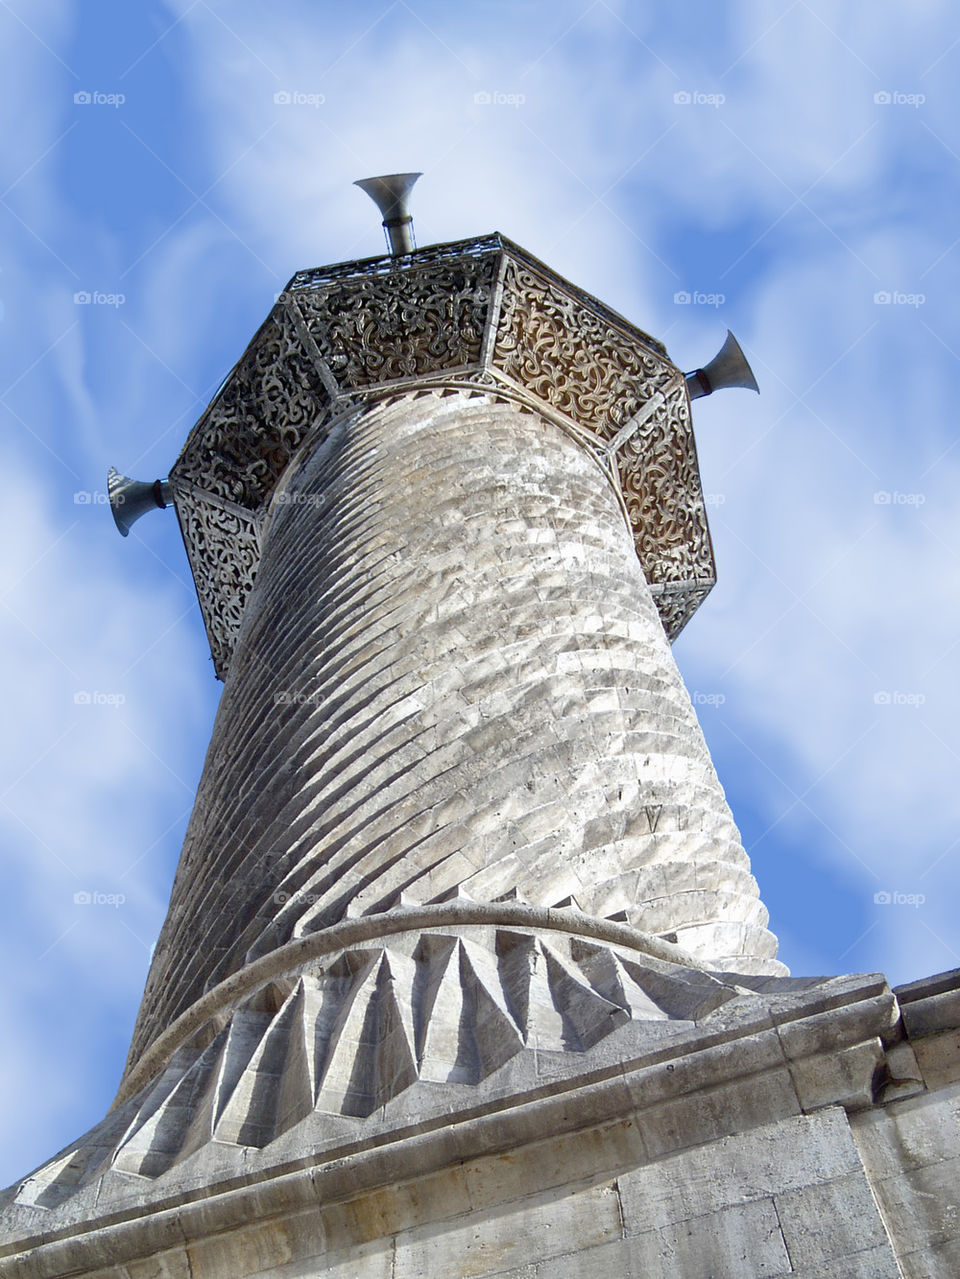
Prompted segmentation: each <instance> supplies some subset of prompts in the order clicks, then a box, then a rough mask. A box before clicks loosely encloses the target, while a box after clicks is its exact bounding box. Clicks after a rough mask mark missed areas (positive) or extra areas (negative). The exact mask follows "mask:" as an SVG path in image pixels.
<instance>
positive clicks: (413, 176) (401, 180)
mask: <svg viewBox="0 0 960 1279" xmlns="http://www.w3.org/2000/svg"><path fill="white" fill-rule="evenodd" d="M422 177H423V174H422V173H385V174H384V175H383V176H382V177H379V178H361V179H360V180H359V181H358V182H354V184H353V185H354V186H355V187H359V188H360V190H361V191H366V193H367V195H368V196H369V197H370V199H371V200H372V201H373V202H374V204H375V205H376V206H377V208H378V209H379V210H380V212H381V213H382V214H383V229H384V231H385V232H386V235H387V248H388V249H389V250H390V252H391V253H392V254H393V256H394V257H400V256H401V254H404V253H412V252H413V250H414V249H415V248H416V247H417V246H416V242H415V241H414V238H413V217H412V216H411V214H410V210H409V209H408V208H407V200H408V199H409V197H410V192H411V191H412V190H413V184H414V183H415V182H416V180H417V178H422Z"/></svg>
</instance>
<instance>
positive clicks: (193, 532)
mask: <svg viewBox="0 0 960 1279" xmlns="http://www.w3.org/2000/svg"><path fill="white" fill-rule="evenodd" d="M173 501H174V506H175V507H176V510H177V518H178V519H179V521H180V529H181V531H182V533H183V540H184V542H185V543H186V545H187V548H188V550H189V552H190V559H191V563H193V564H195V565H202V568H203V571H202V572H197V571H196V568H195V569H194V581H195V583H196V587H197V596H198V598H199V600H200V610H201V612H202V614H203V620H204V625H205V626H206V629H207V638H208V639H209V641H210V654H211V656H212V658H213V667H214V670H215V671H216V673H217V677H218V678H219V679H223V678H224V677H225V675H226V672H227V667H228V666H229V665H230V658H231V656H232V654H233V648H234V644H235V643H236V638H237V634H238V632H239V630H240V622H241V620H242V617H243V609H244V606H245V604H246V601H247V596H248V595H249V593H250V588H251V587H252V586H253V583H254V579H255V578H256V575H257V568H258V567H259V564H260V534H259V526H258V523H257V518H256V516H255V515H254V514H252V513H251V512H250V511H246V510H244V509H243V507H240V506H237V505H235V504H234V503H231V502H225V501H224V500H223V499H222V498H219V497H217V495H216V494H213V493H207V492H205V491H204V490H203V489H199V488H197V487H196V486H195V485H191V484H188V483H186V482H184V481H180V482H179V483H178V484H177V485H175V487H174V495H173Z"/></svg>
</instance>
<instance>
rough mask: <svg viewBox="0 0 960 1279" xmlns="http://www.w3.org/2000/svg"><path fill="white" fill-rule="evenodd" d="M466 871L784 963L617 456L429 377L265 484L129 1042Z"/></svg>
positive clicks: (471, 876)
mask: <svg viewBox="0 0 960 1279" xmlns="http://www.w3.org/2000/svg"><path fill="white" fill-rule="evenodd" d="M620 690H622V691H623V692H624V693H625V694H626V699H625V701H624V702H622V703H621V701H620ZM614 693H616V694H617V695H616V697H612V696H611V695H612V694H614ZM652 867H660V868H662V870H663V879H662V881H661V886H660V887H659V889H658V897H657V900H656V902H655V903H651V904H650V905H649V906H648V905H646V904H645V903H644V902H643V901H640V902H638V901H637V900H636V897H635V895H634V894H635V891H636V887H637V884H636V876H637V873H638V872H639V871H641V870H643V871H644V872H646V871H648V870H649V869H650V868H652ZM674 872H675V873H677V874H678V875H679V876H683V877H684V878H683V879H682V882H681V885H680V887H679V888H678V889H677V890H676V891H675V892H674V891H672V889H671V874H672V873H674ZM691 872H692V873H693V875H694V878H693V880H692V881H691V879H690V878H689V876H690V874H691ZM691 882H693V883H694V884H695V885H696V887H695V888H694V889H691V887H690V884H691ZM458 887H459V888H460V889H462V890H465V891H466V892H468V893H469V894H471V895H472V896H474V897H477V898H479V899H483V900H491V899H492V898H497V897H500V896H502V895H504V894H506V893H509V892H511V891H519V892H520V893H521V894H522V895H523V896H524V897H525V898H526V899H527V900H529V901H531V902H534V903H535V904H542V905H548V906H549V905H553V904H555V903H558V902H561V901H563V900H565V899H566V898H569V897H573V898H574V899H575V901H576V902H577V904H578V906H579V907H580V909H581V910H582V911H585V912H587V913H589V914H600V915H604V914H612V913H615V911H616V910H617V909H622V908H624V907H627V906H632V907H634V908H635V909H636V910H638V911H639V912H640V916H639V917H640V920H641V923H642V922H644V918H645V917H644V912H645V911H646V912H651V913H650V914H649V919H648V920H647V921H646V922H649V923H651V924H653V925H654V926H655V928H656V930H657V931H660V932H671V933H675V934H676V936H677V939H678V942H679V944H680V945H681V947H685V948H687V949H690V950H691V951H692V953H693V954H694V955H697V956H700V957H701V958H703V959H705V960H708V961H712V962H714V963H715V964H718V965H719V964H722V965H723V966H724V967H727V968H735V967H736V965H737V962H738V960H739V958H741V957H742V958H743V959H745V960H747V961H748V966H749V967H755V966H756V965H757V964H761V965H762V966H763V967H764V968H765V969H766V971H767V972H779V971H782V968H779V967H778V965H777V964H776V961H775V959H774V958H773V956H774V954H775V949H776V943H775V939H774V938H773V937H772V935H771V934H770V933H769V932H767V930H766V919H767V915H766V911H765V910H764V908H763V906H762V905H761V903H760V902H759V899H758V898H757V896H756V888H755V884H754V882H753V880H752V878H751V877H750V876H749V874H748V862H747V858H746V854H745V853H744V852H743V849H742V847H741V845H740V841H739V838H738V835H737V831H736V828H735V826H734V825H733V822H732V819H731V817H730V813H729V809H728V808H727V806H726V803H725V801H724V798H723V793H722V790H721V789H720V787H719V784H718V783H717V780H716V776H715V774H714V772H713V769H712V767H711V764H710V761H709V758H708V755H707V751H706V747H705V744H704V742H703V738H702V736H701V734H700V730H699V727H698V726H697V723H696V719H695V716H694V714H693V711H692V708H691V706H690V702H689V697H688V696H687V694H686V692H685V690H684V689H683V686H682V683H681V681H680V677H679V674H678V672H677V670H676V667H675V665H674V663H673V660H672V657H671V655H670V652H669V647H668V645H667V642H666V639H665V637H664V635H663V631H662V628H661V626H660V622H659V619H658V617H657V613H656V610H655V608H654V606H653V603H652V601H651V598H650V595H649V592H648V591H647V589H646V586H645V584H644V580H643V574H642V572H641V569H640V566H639V564H638V562H637V559H636V556H635V553H634V547H633V539H632V536H631V534H630V532H629V529H628V528H627V527H626V525H625V522H624V520H623V516H622V511H621V508H620V506H619V504H618V502H617V500H616V495H615V493H614V491H613V489H612V487H611V485H610V483H609V480H608V478H607V477H606V476H605V475H604V473H603V470H602V468H601V467H600V466H599V465H598V463H597V462H596V460H595V459H594V458H593V457H591V456H590V454H589V453H588V452H587V451H586V450H585V449H584V448H583V447H582V446H581V445H580V444H579V443H577V442H575V441H574V440H573V439H572V438H571V437H570V436H569V435H568V434H567V433H565V431H564V430H562V429H561V428H560V427H559V426H557V425H555V424H553V423H552V422H549V421H546V420H545V419H542V418H540V417H538V416H536V415H534V414H533V413H528V412H526V413H522V412H519V411H518V410H517V409H516V408H513V407H510V406H507V405H503V404H499V403H496V402H494V401H492V400H491V399H490V398H489V397H488V396H487V395H482V394H474V395H468V394H466V393H459V392H458V393H449V394H445V395H444V394H441V393H439V392H437V393H436V394H426V393H411V394H410V395H408V396H406V397H401V398H400V399H398V400H396V401H394V402H390V403H388V402H384V403H383V404H381V405H379V406H378V407H375V408H373V409H367V410H357V411H356V412H355V413H354V414H353V416H352V417H350V418H348V419H344V420H342V421H341V422H340V424H339V425H338V426H337V427H336V428H332V429H331V431H330V434H329V435H328V438H327V440H326V443H325V444H324V445H323V446H321V447H319V448H317V449H316V450H315V451H313V452H312V453H311V454H309V455H305V456H304V459H303V462H302V464H301V465H300V466H299V469H295V470H294V472H293V473H289V472H288V476H287V479H286V481H285V486H284V487H283V488H282V489H281V490H280V491H279V492H278V493H277V494H276V496H275V500H274V505H273V507H272V509H271V514H270V517H269V521H268V523H267V525H266V527H265V529H264V531H263V557H262V561H261V564H260V569H259V576H258V581H257V588H256V590H255V592H254V595H253V596H252V597H251V600H250V602H249V605H248V608H247V614H246V620H245V624H244V628H243V634H242V637H241V641H240V644H239V647H238V649H237V652H236V654H235V657H234V661H233V665H232V667H231V673H230V677H229V679H228V681H227V686H226V688H225V690H224V696H223V700H222V702H221V707H220V711H219V713H218V718H217V724H216V726H215V729H214V734H213V740H212V743H211V748H210V753H209V756H208V762H207V766H206V769H205V771H204V776H203V780H202V781H201V786H200V792H199V795H198V800H197V805H196V809H195V813H194V818H193V820H192V822H191V826H190V830H189V832H188V835H187V840H186V843H185V847H184V854H183V858H182V862H181V868H180V871H179V873H178V878H177V882H176V884H175V887H174V891H173V896H172V899H171V910H170V915H169V919H168V923H167V925H166V926H165V928H164V931H163V934H162V936H161V939H160V942H159V944H158V947H157V952H156V956H155V959H154V963H153V966H152V969H151V975H150V978H149V979H148V983H147V990H146V993H145V997H144V1004H143V1009H142V1013H141V1018H140V1022H139V1025H138V1029H137V1032H136V1034H135V1038H134V1045H133V1049H132V1051H131V1064H132V1063H133V1062H135V1061H136V1058H137V1056H138V1055H139V1053H140V1052H142V1051H143V1049H144V1048H145V1047H146V1046H147V1044H148V1043H149V1042H150V1040H151V1039H152V1038H153V1037H154V1036H155V1035H156V1034H157V1033H158V1032H159V1031H160V1030H162V1029H163V1028H164V1026H165V1025H167V1024H169V1021H170V1020H171V1019H172V1018H173V1017H174V1016H175V1015H176V1014H177V1013H179V1012H182V1011H183V1009H184V1008H185V1007H187V1006H188V1005H189V1004H190V1003H191V1002H192V1001H193V1000H195V999H196V998H197V997H198V995H200V994H201V993H202V991H203V988H204V987H205V986H208V985H210V984H212V983H214V982H215V981H217V980H221V979H222V978H224V977H226V976H228V975H229V974H230V973H231V972H234V971H236V970H238V969H239V968H240V967H242V966H243V965H244V964H246V963H249V962H250V961H251V960H254V959H256V958H257V957H259V956H261V955H263V954H265V953H268V952H269V951H270V950H272V949H275V948H276V947H277V946H279V945H282V944H284V943H285V942H287V941H289V940H291V939H294V938H297V937H300V936H304V935H306V934H309V933H310V932H313V931H317V930H320V929H322V928H324V927H326V926H329V925H330V924H332V923H334V922H335V921H336V920H338V919H341V918H344V917H346V916H350V915H364V914H369V913H377V912H382V911H384V910H386V909H388V908H389V907H390V906H391V904H392V903H394V902H395V901H396V900H397V899H398V897H399V895H400V894H401V893H402V894H404V895H405V899H406V900H408V901H421V902H429V901H436V900H440V899H442V897H443V895H444V894H446V893H449V892H451V891H453V890H455V889H457V888H458ZM713 948H716V949H713Z"/></svg>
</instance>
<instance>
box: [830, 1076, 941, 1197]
mask: <svg viewBox="0 0 960 1279" xmlns="http://www.w3.org/2000/svg"><path fill="white" fill-rule="evenodd" d="M850 1128H851V1131H852V1133H853V1136H854V1139H855V1140H856V1143H857V1146H858V1148H859V1150H860V1157H861V1159H862V1160H863V1166H864V1168H865V1169H866V1171H867V1176H868V1177H869V1178H870V1180H871V1181H873V1182H876V1181H882V1180H884V1179H885V1178H887V1177H897V1176H901V1175H903V1174H904V1173H907V1172H912V1171H914V1169H917V1168H923V1167H926V1166H928V1165H930V1164H938V1163H940V1162H941V1161H942V1160H944V1159H951V1158H954V1157H955V1156H956V1154H957V1152H958V1151H960V1085H957V1084H953V1085H950V1086H949V1087H947V1088H945V1089H943V1090H941V1091H938V1092H934V1093H930V1092H926V1093H921V1094H919V1095H918V1096H916V1097H911V1098H909V1099H907V1100H904V1101H902V1102H895V1103H893V1104H892V1105H889V1106H884V1107H883V1108H882V1109H880V1108H878V1109H874V1110H864V1111H861V1112H860V1113H859V1114H856V1115H852V1116H851V1117H850Z"/></svg>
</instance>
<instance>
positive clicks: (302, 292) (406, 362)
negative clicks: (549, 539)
mask: <svg viewBox="0 0 960 1279" xmlns="http://www.w3.org/2000/svg"><path fill="white" fill-rule="evenodd" d="M414 379H416V380H417V381H419V382H420V383H421V384H424V383H427V382H429V381H431V380H436V379H443V380H444V381H449V382H457V383H460V384H462V385H464V386H466V385H475V386H477V387H484V388H487V389H488V390H490V391H491V392H492V393H494V394H496V388H497V387H498V386H499V387H500V388H501V390H504V391H510V392H511V393H512V394H514V395H516V396H518V397H519V398H520V399H521V400H522V401H525V402H526V403H528V404H529V406H530V408H531V409H534V410H536V409H539V410H540V411H545V410H549V411H551V412H553V413H554V414H558V415H560V417H561V418H563V419H566V420H567V421H568V422H569V423H571V424H572V425H574V426H575V427H576V428H577V430H578V431H579V432H580V438H581V439H584V438H589V437H590V436H593V437H594V438H595V439H596V441H597V447H598V450H602V448H603V446H604V445H605V444H606V443H608V442H609V441H610V440H611V439H612V437H613V436H614V435H615V434H616V433H617V431H618V430H619V429H620V428H621V427H622V426H623V425H624V424H626V423H627V422H628V421H629V420H630V419H631V418H632V417H633V416H634V415H635V414H636V413H637V412H638V411H639V410H640V409H642V407H643V406H644V404H646V403H647V401H648V400H649V399H650V397H651V396H653V395H655V394H656V393H657V392H660V393H662V394H663V395H664V397H665V401H666V403H665V405H664V406H663V407H662V408H660V409H659V410H658V411H657V412H656V413H655V414H654V415H653V416H652V417H651V418H650V419H648V421H647V422H645V423H644V425H643V426H642V427H641V428H640V429H639V430H638V432H637V433H636V435H635V436H633V437H632V438H631V439H630V440H628V441H627V443H626V444H625V445H624V446H623V447H622V448H621V449H620V451H619V453H618V456H617V458H616V462H615V466H614V473H615V475H616V477H617V478H618V480H619V485H620V489H621V492H622V494H623V498H624V503H625V506H626V510H627V513H628V515H629V518H630V521H631V524H632V527H633V531H634V538H635V542H636V546H637V554H638V556H639V558H640V562H641V564H642V565H643V569H644V572H645V574H646V577H647V580H648V582H649V583H650V585H651V587H653V588H654V595H655V597H656V598H657V600H658V607H659V608H660V613H661V618H662V620H663V624H664V627H665V629H666V632H667V635H668V636H669V637H670V638H671V639H674V638H675V637H676V636H677V635H678V634H679V633H680V630H681V629H682V627H683V625H684V624H685V623H686V621H687V620H688V619H689V617H690V616H692V614H693V612H694V610H695V609H696V607H697V605H698V604H699V603H700V601H701V600H702V599H703V598H704V596H705V595H706V593H707V591H708V590H709V588H710V586H711V585H712V584H713V582H714V580H715V574H714V564H713V553H712V549H711V546H710V537H709V533H708V530H707V523H706V512H705V508H704V503H703V495H702V492H701V487H700V477H699V472H698V468H697V458H696V450H695V447H694V442H693V433H692V430H691V426H690V406H689V401H688V399H687V395H686V391H685V389H684V387H683V384H682V378H681V375H680V373H679V370H678V369H677V368H676V367H675V366H674V365H673V364H671V363H670V361H669V360H668V359H667V357H666V353H665V351H664V348H663V347H662V346H661V344H660V343H658V342H657V341H655V339H653V338H651V337H649V336H648V335H647V334H645V333H642V332H641V331H640V330H639V329H635V328H634V327H633V326H631V325H629V324H628V323H627V321H625V320H623V319H622V318H621V317H619V316H617V315H616V314H615V313H614V312H612V311H610V310H609V309H608V308H606V307H604V306H603V304H602V303H600V302H598V301H597V300H596V299H595V298H592V297H590V295H589V294H586V293H584V292H582V291H581V290H579V289H577V288H575V287H574V286H573V285H571V284H569V283H568V282H567V281H565V280H562V279H561V278H560V277H559V276H555V275H554V274H553V273H552V272H551V271H550V270H549V268H547V267H545V266H543V264H542V263H539V262H537V260H536V259H535V258H531V257H530V256H529V255H528V254H526V253H524V251H523V250H522V249H519V248H518V247H517V246H516V245H513V244H511V243H510V241H509V240H505V239H504V238H503V237H502V236H500V235H492V236H486V237H482V238H479V239H475V240H467V241H460V242H457V243H454V244H445V245H435V246H432V247H430V248H427V249H421V250H418V251H417V252H416V253H414V254H412V255H410V256H408V257H404V258H403V259H400V260H398V259H396V258H391V257H389V256H385V257H379V258H370V259H366V260H365V261H361V262H352V263H340V264H337V265H335V266H332V267H324V268H321V269H319V270H315V271H301V272H299V273H298V274H297V275H295V276H294V278H293V280H292V281H291V282H290V285H289V286H288V289H287V290H286V291H285V292H284V294H283V295H282V298H281V301H280V302H279V303H278V304H277V306H275V307H274V309H273V311H271V313H270V315H269V317H268V318H267V320H266V322H265V323H264V325H263V326H262V327H261V329H260V331H259V332H258V333H257V335H256V336H255V337H254V339H253V341H252V342H251V343H250V346H249V347H248V348H247V351H246V352H245V353H244V355H243V357H242V358H241V360H240V361H239V363H238V364H237V366H236V368H235V369H234V370H233V372H232V373H231V374H230V376H229V378H228V379H227V381H226V383H225V384H224V386H223V388H222V390H221V391H220V393H219V394H218V395H217V397H216V398H215V399H214V401H213V403H212V404H211V405H210V407H209V408H208V409H207V410H206V412H205V413H204V414H203V416H202V417H201V418H200V421H199V422H198V423H197V425H196V426H195V427H194V429H193V431H191V433H190V437H189V439H188V440H187V443H186V445H185V447H184V449H183V452H182V453H181V455H180V457H179V458H178V460H177V462H176V464H175V466H174V467H173V470H172V471H171V479H172V480H173V481H174V483H175V484H176V483H178V482H180V483H181V484H183V485H185V486H186V488H190V487H191V486H193V490H195V494H196V492H200V493H201V494H203V495H204V496H201V497H197V496H196V495H195V496H194V498H193V499H192V500H193V502H194V503H195V504H199V505H198V506H197V509H196V510H195V509H193V508H192V507H191V509H190V511H189V512H188V513H187V514H186V515H185V516H182V517H181V523H182V524H183V528H184V538H185V541H186V544H187V553H188V555H189V557H190V563H191V567H192V569H193V574H194V580H195V581H196V584H197V594H198V596H199V599H200V605H201V608H202V610H203V615H204V621H205V623H206V626H207V631H208V634H209V635H210V641H211V648H212V650H213V654H214V664H215V667H216V669H217V673H218V675H220V676H221V677H222V676H223V674H224V673H225V671H226V668H227V665H228V664H229V660H230V655H231V653H232V650H233V645H234V642H235V640H236V633H237V630H238V628H239V619H240V617H241V615H242V612H243V606H244V603H245V600H246V595H247V593H248V591H249V588H250V586H251V585H252V583H253V579H254V577H255V575H256V568H257V559H258V552H257V550H256V543H255V539H254V538H253V537H252V535H251V532H250V530H251V529H252V528H253V527H254V524H253V520H252V518H251V520H248V521H244V520H243V519H241V518H240V516H239V515H238V514H237V512H243V511H246V512H249V513H250V514H251V517H253V516H259V515H261V514H262V513H263V512H264V510H265V509H266V505H267V503H268V502H269V500H270V496H271V494H272V492H273V490H274V488H275V487H276V485H277V483H278V481H279V480H280V478H281V476H282V475H283V473H284V471H285V470H286V467H287V466H288V464H289V462H290V459H291V457H292V455H293V453H294V452H295V451H296V450H297V449H298V448H299V447H300V446H301V445H302V443H303V441H304V439H305V438H306V437H307V435H308V433H309V432H310V431H315V432H316V433H317V437H318V438H319V437H320V435H321V433H322V432H324V431H325V430H326V429H327V424H328V423H329V421H330V420H331V418H332V417H333V415H335V414H340V413H342V412H344V411H345V410H347V409H348V408H350V407H351V406H355V405H357V404H360V403H362V402H363V401H364V399H367V398H373V397H379V396H380V395H382V394H383V393H384V391H385V390H387V389H388V388H390V387H391V386H396V387H397V390H398V391H400V389H401V387H404V388H406V387H409V386H410V384H411V383H412V382H414ZM414 384H416V383H414ZM340 388H342V392H341V391H340ZM213 498H219V499H221V502H223V503H226V505H225V506H223V505H222V506H220V507H216V508H215V509H216V512H217V513H216V514H214V513H213V511H214V508H213V507H212V506H211V509H210V510H209V511H208V510H207V507H208V506H210V504H211V502H212V499H213ZM201 510H202V511H203V512H204V515H203V518H201V517H200V514H199V512H200V511H201ZM228 510H229V511H230V512H232V514H231V515H230V517H229V518H227V516H226V515H225V514H224V512H226V511H228ZM231 521H233V523H232V522H231ZM234 524H236V530H234ZM235 538H236V541H235V544H234V539H235ZM234 561H235V562H234ZM666 583H669V584H670V586H671V588H672V589H671V592H670V596H669V602H668V597H667V595H666V594H665V593H660V592H658V591H657V589H656V588H657V586H658V585H661V584H666ZM221 597H222V598H221Z"/></svg>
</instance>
